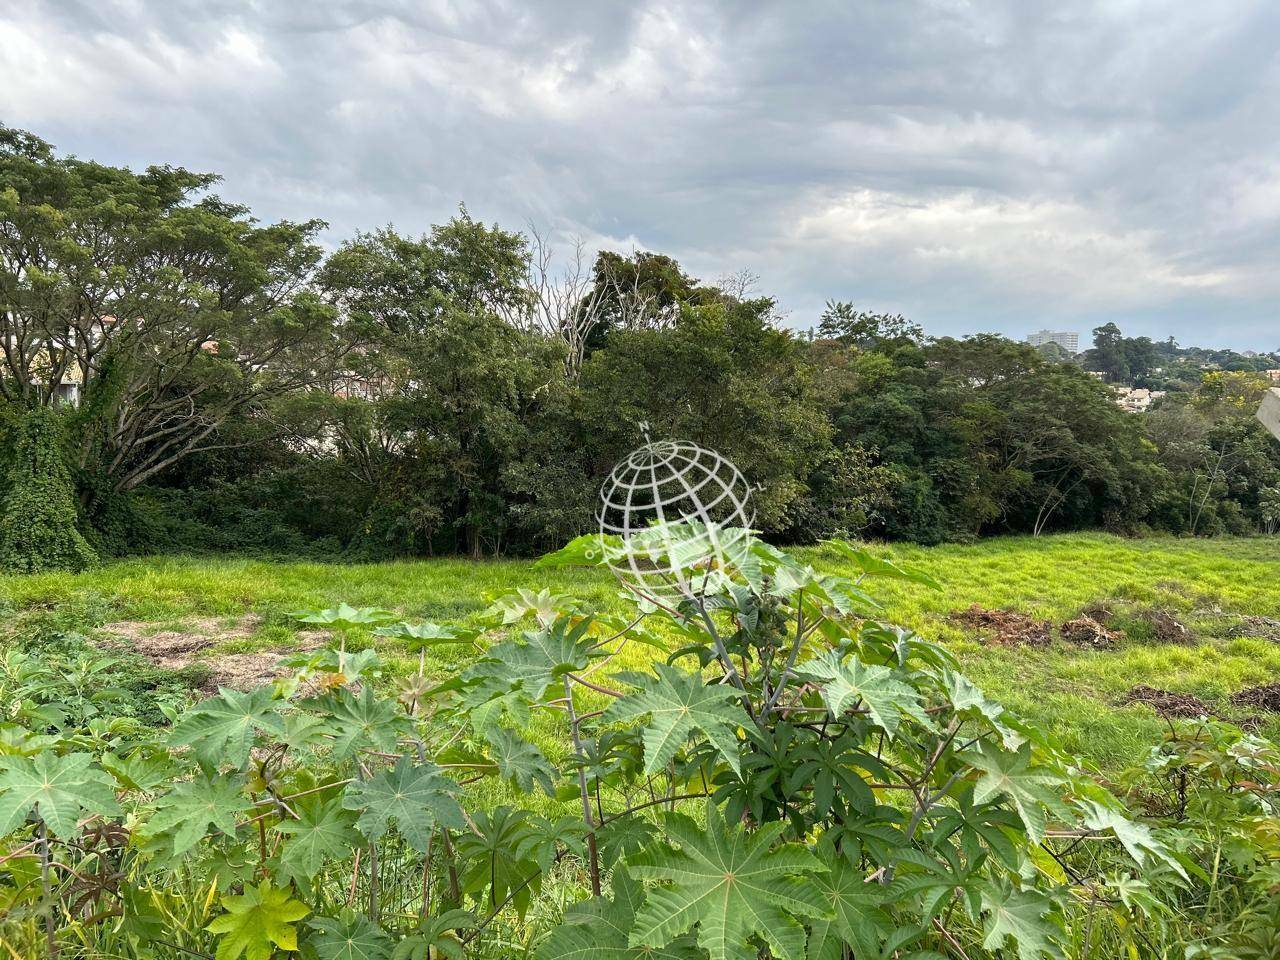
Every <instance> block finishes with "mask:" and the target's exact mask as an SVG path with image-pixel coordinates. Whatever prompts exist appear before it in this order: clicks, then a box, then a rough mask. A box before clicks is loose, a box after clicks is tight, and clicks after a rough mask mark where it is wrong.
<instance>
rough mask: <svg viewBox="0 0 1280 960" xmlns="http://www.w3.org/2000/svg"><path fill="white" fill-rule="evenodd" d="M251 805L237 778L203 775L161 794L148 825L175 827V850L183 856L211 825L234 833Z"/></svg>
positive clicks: (161, 828)
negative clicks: (240, 819)
mask: <svg viewBox="0 0 1280 960" xmlns="http://www.w3.org/2000/svg"><path fill="white" fill-rule="evenodd" d="M252 806H253V804H252V803H251V802H250V801H249V798H248V797H247V796H245V792H244V784H243V783H241V782H240V779H239V778H238V777H222V776H206V775H204V774H200V775H199V776H197V777H196V778H195V779H194V780H187V781H184V782H183V783H180V784H178V786H176V787H175V788H174V789H173V790H171V791H169V792H168V793H166V794H165V795H164V796H162V797H160V798H159V799H158V800H157V801H156V812H155V815H154V816H152V818H151V820H150V821H148V823H147V827H148V829H149V831H150V832H151V833H156V834H158V833H164V832H166V831H169V830H172V831H173V852H174V854H175V855H176V856H180V855H181V854H183V853H186V852H187V851H188V850H190V849H191V848H192V847H194V846H195V845H196V844H197V843H199V842H200V841H201V840H203V839H204V837H205V835H206V834H207V833H208V832H209V828H210V827H213V828H215V829H217V830H221V831H222V832H223V833H225V834H227V835H228V836H234V835H235V832H236V824H237V822H238V821H239V818H240V816H241V815H242V814H244V813H245V812H246V811H247V810H249V809H251V808H252Z"/></svg>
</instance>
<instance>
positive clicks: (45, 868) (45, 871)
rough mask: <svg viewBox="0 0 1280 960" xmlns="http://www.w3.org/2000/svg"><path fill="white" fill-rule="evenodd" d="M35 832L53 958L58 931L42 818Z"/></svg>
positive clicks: (46, 921)
mask: <svg viewBox="0 0 1280 960" xmlns="http://www.w3.org/2000/svg"><path fill="white" fill-rule="evenodd" d="M37 834H38V835H39V838H40V885H41V887H42V888H43V890H44V935H45V939H46V940H47V941H48V946H49V956H50V958H54V957H57V956H58V939H57V933H58V931H57V925H56V924H55V922H54V919H53V883H52V880H51V878H50V873H49V860H50V857H49V833H48V830H47V829H46V828H45V825H44V820H41V821H40V824H39V827H38V828H37Z"/></svg>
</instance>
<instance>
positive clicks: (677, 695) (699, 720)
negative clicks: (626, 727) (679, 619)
mask: <svg viewBox="0 0 1280 960" xmlns="http://www.w3.org/2000/svg"><path fill="white" fill-rule="evenodd" d="M654 671H655V673H656V676H653V677H649V678H648V679H647V680H646V682H645V685H644V686H643V687H642V688H641V689H640V690H639V691H637V692H636V693H631V694H628V695H627V696H625V697H622V698H621V699H619V700H615V701H614V702H613V703H611V704H609V706H608V708H607V709H606V710H605V712H604V719H606V720H635V719H637V718H639V717H646V716H647V717H648V718H649V720H648V722H647V723H646V724H645V727H644V734H643V739H644V769H645V773H653V772H654V771H656V770H660V769H662V768H663V767H664V766H666V765H667V763H669V762H670V760H671V758H672V757H674V756H675V755H676V751H677V750H679V749H680V747H681V746H682V745H683V744H684V743H685V742H686V741H687V740H688V739H689V737H691V736H693V735H694V734H697V733H701V734H702V735H703V736H705V737H706V738H707V739H708V740H710V741H711V743H712V745H714V746H715V748H716V749H717V750H718V751H719V752H720V755H721V756H722V757H724V759H725V762H726V763H728V764H729V766H730V767H732V768H733V771H734V773H738V774H740V773H741V765H740V761H739V757H738V733H737V731H738V727H739V726H741V724H742V723H743V721H744V720H746V715H745V714H744V712H743V710H742V703H741V701H740V700H739V694H738V693H737V692H736V691H735V690H734V689H733V688H732V687H726V686H721V685H710V684H707V683H706V682H705V681H704V680H703V679H702V677H700V676H698V675H697V674H693V673H685V672H684V671H682V670H677V669H676V668H675V667H672V666H669V665H668V664H664V663H659V664H656V665H655V666H654Z"/></svg>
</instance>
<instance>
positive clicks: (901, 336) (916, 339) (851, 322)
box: [818, 300, 924, 348]
mask: <svg viewBox="0 0 1280 960" xmlns="http://www.w3.org/2000/svg"><path fill="white" fill-rule="evenodd" d="M818 335H819V336H821V337H825V338H827V339H831V340H838V341H840V342H841V343H843V344H845V345H846V346H852V347H862V348H878V347H884V346H886V345H890V344H895V343H903V342H906V343H920V342H921V341H923V340H924V328H923V327H921V326H920V325H919V324H918V323H913V322H912V321H910V320H908V319H907V318H906V317H904V316H903V315H902V314H900V313H894V314H889V313H872V312H869V311H866V310H859V309H857V308H856V307H855V306H854V305H853V304H852V303H849V302H848V301H844V300H828V301H827V305H826V309H824V310H823V312H822V316H821V317H820V318H819V319H818Z"/></svg>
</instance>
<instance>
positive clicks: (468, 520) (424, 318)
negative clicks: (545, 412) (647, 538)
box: [323, 210, 564, 555]
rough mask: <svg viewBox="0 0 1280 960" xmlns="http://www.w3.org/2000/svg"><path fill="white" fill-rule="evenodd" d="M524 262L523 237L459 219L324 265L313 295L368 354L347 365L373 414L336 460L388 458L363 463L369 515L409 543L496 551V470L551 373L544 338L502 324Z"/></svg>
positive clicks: (553, 379) (346, 437)
mask: <svg viewBox="0 0 1280 960" xmlns="http://www.w3.org/2000/svg"><path fill="white" fill-rule="evenodd" d="M526 257H527V251H526V249H525V246H524V240H523V238H521V237H519V236H518V235H515V234H510V233H506V232H504V231H502V230H499V229H498V228H496V227H494V228H489V227H486V226H485V225H483V224H481V223H477V222H475V221H473V220H471V219H470V217H469V216H467V215H466V212H465V210H464V211H463V213H462V215H461V216H460V217H458V218H455V219H454V220H453V221H451V222H450V223H449V224H447V225H445V226H441V227H436V228H435V229H434V230H433V232H432V234H431V235H430V236H429V237H423V238H420V239H416V240H414V239H409V238H406V237H401V236H399V235H398V234H395V233H394V232H392V231H390V230H384V231H381V232H379V233H377V234H372V235H364V236H361V237H359V238H357V239H356V240H355V241H352V242H351V243H349V244H347V245H346V246H345V247H344V248H343V249H342V250H340V251H339V252H338V253H336V254H334V256H333V257H332V258H331V259H330V261H329V262H328V263H327V264H326V267H325V271H324V277H323V282H324V284H325V287H326V289H328V290H329V291H330V295H331V296H332V297H334V298H335V300H336V302H337V303H338V304H339V306H340V307H341V309H342V311H343V313H344V315H346V316H348V317H349V318H350V319H351V322H352V323H353V324H354V325H356V326H357V327H358V328H360V329H362V330H366V331H368V332H369V335H370V336H372V337H374V338H376V340H377V342H378V343H379V345H380V349H379V350H378V351H377V352H376V353H371V354H369V355H367V356H365V357H363V358H362V359H361V361H360V363H361V364H362V365H363V367H364V371H365V373H364V375H365V376H366V377H367V378H368V379H370V380H371V381H373V382H377V383H378V384H380V386H379V397H378V400H377V407H378V411H379V412H378V413H377V415H376V419H375V420H373V421H369V422H366V423H364V424H357V425H355V427H356V429H350V430H349V429H347V428H346V427H345V426H344V429H343V430H342V431H341V432H340V433H339V434H338V439H339V443H340V445H341V455H342V456H343V458H344V459H345V458H356V457H360V456H363V454H362V452H361V451H364V450H381V451H386V452H390V453H392V454H393V456H391V457H387V456H385V455H384V454H379V455H378V457H377V459H378V462H377V463H376V464H374V465H373V471H374V474H375V476H376V482H375V486H374V488H373V490H372V491H371V492H372V495H373V503H372V504H370V510H371V511H372V510H374V509H376V508H377V507H379V506H381V505H385V506H386V507H387V508H388V509H390V510H392V511H393V514H394V516H396V517H397V518H404V517H406V516H407V517H408V518H414V517H415V516H416V518H417V519H418V521H419V525H418V528H417V529H416V530H413V531H412V534H413V536H414V537H415V538H416V539H418V540H420V541H422V542H424V543H425V544H426V545H428V547H430V546H431V545H432V544H435V543H437V542H438V543H440V544H442V545H444V546H446V547H447V546H450V545H456V546H457V547H459V548H461V549H464V550H466V551H467V552H468V553H471V554H473V555H479V554H480V553H482V552H484V551H485V550H486V549H488V550H490V551H497V550H499V549H500V548H501V546H502V545H503V543H504V540H505V537H506V533H507V528H508V524H509V523H510V516H509V510H508V498H509V493H508V491H507V489H506V486H505V478H504V466H505V465H506V464H507V463H508V462H510V461H511V460H513V459H516V458H517V457H518V455H519V453H520V451H521V450H522V449H523V448H524V447H525V445H526V443H527V442H528V440H529V437H530V430H529V427H528V419H527V418H528V416H529V413H530V411H531V410H533V409H536V408H537V407H538V406H539V404H540V403H542V402H543V399H542V398H543V396H544V395H545V394H546V393H547V392H548V391H554V390H556V389H558V386H557V385H558V383H559V381H560V379H561V378H562V377H563V375H564V374H563V367H562V365H561V363H560V358H559V355H558V349H557V347H556V346H555V345H554V344H553V343H552V342H551V341H549V340H547V339H545V338H544V337H542V336H540V335H538V334H535V333H530V332H527V331H523V330H520V329H518V328H517V327H516V326H513V325H512V324H511V323H510V322H508V319H507V316H508V315H509V314H510V313H511V312H513V311H518V310H520V309H522V304H524V303H525V300H526V296H527V294H526V291H525V288H524V286H523V283H524V270H525V264H526ZM406 502H407V503H408V504H409V505H410V509H409V510H408V511H406V510H405V504H406ZM372 519H373V517H372V516H371V517H370V520H372Z"/></svg>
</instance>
